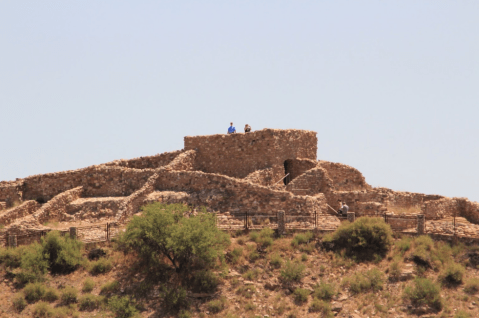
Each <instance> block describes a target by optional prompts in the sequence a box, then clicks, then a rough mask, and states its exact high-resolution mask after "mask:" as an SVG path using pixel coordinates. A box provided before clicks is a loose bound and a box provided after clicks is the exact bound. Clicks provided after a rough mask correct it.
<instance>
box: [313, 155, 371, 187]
mask: <svg viewBox="0 0 479 318" xmlns="http://www.w3.org/2000/svg"><path fill="white" fill-rule="evenodd" d="M318 166H319V167H321V168H323V169H325V170H326V171H327V172H328V175H329V177H330V178H331V179H332V180H333V184H334V188H335V189H336V190H338V191H356V190H368V189H371V186H370V185H369V184H367V183H366V179H365V178H364V176H363V175H362V173H361V172H359V170H357V169H356V168H353V167H351V166H348V165H345V164H342V163H335V162H329V161H323V160H321V161H319V163H318Z"/></svg>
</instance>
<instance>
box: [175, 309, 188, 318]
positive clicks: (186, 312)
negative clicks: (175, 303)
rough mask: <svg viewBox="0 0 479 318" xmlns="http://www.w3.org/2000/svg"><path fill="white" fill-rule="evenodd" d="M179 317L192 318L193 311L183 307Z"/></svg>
mask: <svg viewBox="0 0 479 318" xmlns="http://www.w3.org/2000/svg"><path fill="white" fill-rule="evenodd" d="M178 318H191V313H190V312H189V311H188V310H185V309H182V310H180V312H179V313H178Z"/></svg>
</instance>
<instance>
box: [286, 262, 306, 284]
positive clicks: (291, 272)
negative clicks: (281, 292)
mask: <svg viewBox="0 0 479 318" xmlns="http://www.w3.org/2000/svg"><path fill="white" fill-rule="evenodd" d="M305 268H306V266H305V265H304V264H301V263H298V262H290V261H287V262H286V265H285V266H284V269H283V270H281V273H280V274H281V279H282V280H283V281H284V282H285V283H290V282H298V281H300V280H301V278H303V272H304V269H305Z"/></svg>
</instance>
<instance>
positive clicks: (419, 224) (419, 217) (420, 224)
mask: <svg viewBox="0 0 479 318" xmlns="http://www.w3.org/2000/svg"><path fill="white" fill-rule="evenodd" d="M424 220H425V219H424V214H418V215H417V234H419V235H423V234H424V224H425V223H426V222H425V221H424Z"/></svg>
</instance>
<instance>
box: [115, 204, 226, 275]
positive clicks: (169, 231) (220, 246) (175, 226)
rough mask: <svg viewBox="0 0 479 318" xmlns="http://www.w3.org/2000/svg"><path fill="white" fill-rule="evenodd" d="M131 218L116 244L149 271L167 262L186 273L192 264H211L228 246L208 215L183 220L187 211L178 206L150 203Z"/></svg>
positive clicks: (184, 207)
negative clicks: (131, 254) (136, 256)
mask: <svg viewBox="0 0 479 318" xmlns="http://www.w3.org/2000/svg"><path fill="white" fill-rule="evenodd" d="M142 210H143V214H142V216H134V217H133V219H132V221H131V222H130V223H129V224H128V228H127V230H126V232H125V235H124V236H122V238H121V240H120V245H122V246H124V247H125V248H126V250H127V251H128V250H133V251H136V252H137V254H138V256H139V258H140V260H142V261H143V263H144V264H146V265H147V266H150V267H152V268H153V269H155V268H157V267H158V265H159V264H160V263H162V261H163V259H168V261H169V262H170V264H171V265H172V266H173V267H174V268H175V269H176V271H177V272H182V271H188V270H189V269H190V267H191V266H192V265H193V263H196V264H197V265H203V266H204V267H208V266H212V265H214V262H215V260H217V259H218V258H219V257H220V256H221V255H222V252H223V250H224V249H225V248H226V247H227V246H228V245H229V242H230V241H229V236H228V235H227V234H225V233H223V232H222V231H220V230H219V229H218V228H217V227H216V220H215V216H214V214H212V213H206V212H205V213H200V214H199V215H197V216H190V217H184V213H186V212H188V211H189V208H188V207H187V206H185V205H182V204H163V203H158V202H157V203H153V204H149V205H146V206H144V207H142Z"/></svg>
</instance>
